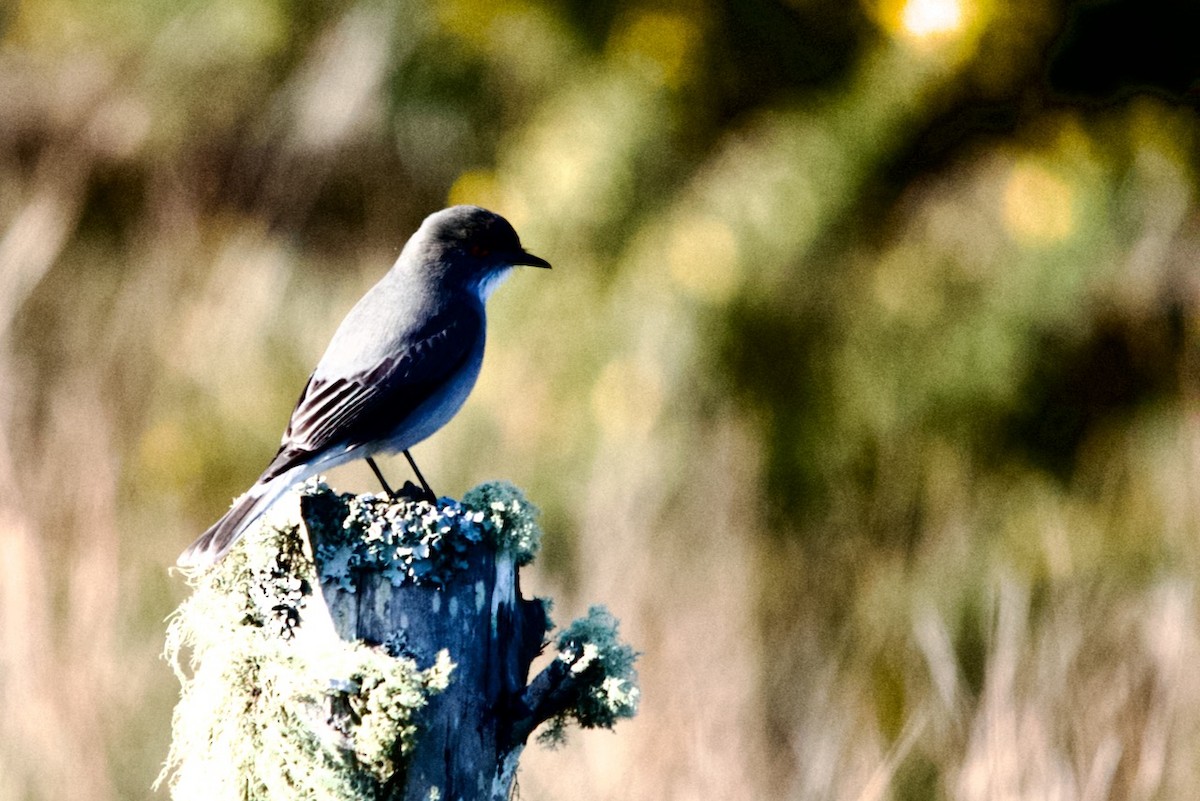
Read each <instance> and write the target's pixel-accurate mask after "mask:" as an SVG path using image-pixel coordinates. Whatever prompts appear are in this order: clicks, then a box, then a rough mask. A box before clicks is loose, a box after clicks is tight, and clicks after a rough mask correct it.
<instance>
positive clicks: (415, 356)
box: [259, 313, 483, 481]
mask: <svg viewBox="0 0 1200 801" xmlns="http://www.w3.org/2000/svg"><path fill="white" fill-rule="evenodd" d="M482 325H483V320H482V319H481V318H480V317H479V315H477V314H469V313H459V314H455V315H453V316H450V315H445V316H442V317H440V318H435V319H433V320H432V321H430V323H429V324H428V325H426V326H425V327H424V328H423V329H422V330H421V331H420V332H419V333H418V334H417V335H416V336H414V337H412V338H411V340H410V342H409V343H408V344H407V346H406V347H404V348H403V349H400V350H397V352H395V353H393V354H390V355H388V356H386V357H383V358H381V359H380V360H379V361H378V362H377V363H375V364H374V365H372V366H370V367H369V368H366V369H364V370H362V371H360V372H358V373H355V374H352V375H345V376H330V375H321V374H320V371H317V372H314V373H313V374H312V376H310V377H309V379H308V383H307V384H306V385H305V387H304V391H303V392H302V393H301V394H300V400H299V401H297V403H296V408H295V410H294V411H293V412H292V417H291V420H290V421H289V422H288V426H287V430H286V431H284V432H283V441H282V443H281V444H280V446H279V452H278V453H277V454H276V455H275V458H274V459H272V460H271V464H270V465H269V466H268V467H267V469H266V471H264V472H263V474H262V476H261V477H260V479H259V481H267V480H270V479H272V478H274V477H275V476H278V475H280V474H281V473H283V472H285V471H287V470H289V469H291V468H292V467H294V466H296V465H297V464H301V463H303V462H305V461H307V460H309V459H310V458H312V457H313V456H315V455H317V454H319V453H321V452H322V451H324V450H326V449H327V448H330V447H333V446H344V447H354V446H355V445H358V444H361V443H364V442H370V441H372V440H374V439H377V438H381V437H384V436H387V435H388V434H389V433H390V432H391V431H393V430H394V429H395V427H396V426H397V425H398V424H399V423H400V422H401V421H403V420H404V418H405V417H407V416H408V415H409V414H411V413H412V412H413V410H414V409H416V408H417V407H418V406H420V405H421V403H422V402H424V401H425V400H427V399H428V398H429V397H430V396H432V395H433V394H434V393H436V392H437V390H438V389H440V388H441V387H442V386H444V384H445V383H446V381H448V380H449V379H450V378H451V377H452V376H453V375H454V374H455V373H457V372H458V371H459V370H460V369H462V367H463V366H464V365H465V364H466V363H467V361H468V360H469V359H470V358H471V357H472V355H473V353H474V351H475V348H476V347H477V345H478V337H479V334H480V331H481V328H482Z"/></svg>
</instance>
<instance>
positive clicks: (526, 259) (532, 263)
mask: <svg viewBox="0 0 1200 801" xmlns="http://www.w3.org/2000/svg"><path fill="white" fill-rule="evenodd" d="M512 263H513V264H524V265H526V266H528V267H542V268H543V269H546V270H549V269H550V262H548V261H546V260H545V259H541V258H538V257H537V256H535V255H533V254H532V253H526V252H525V251H523V250H522V251H520V252H518V253H517V255H516V257H515V258H513V260H512Z"/></svg>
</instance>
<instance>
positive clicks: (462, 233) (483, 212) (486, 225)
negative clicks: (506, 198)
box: [413, 206, 550, 300]
mask: <svg viewBox="0 0 1200 801" xmlns="http://www.w3.org/2000/svg"><path fill="white" fill-rule="evenodd" d="M413 239H414V241H418V243H419V246H420V247H421V248H422V249H423V250H424V251H425V253H424V256H425V259H424V260H425V262H426V264H427V265H430V266H434V265H436V269H438V270H440V271H442V277H443V280H448V281H452V282H454V283H461V284H462V285H465V286H467V287H470V288H472V289H475V290H476V291H477V292H478V293H479V296H480V298H481V299H482V300H487V298H488V296H489V295H490V294H491V293H492V291H493V290H494V289H495V288H496V286H498V285H499V283H500V281H501V280H502V279H503V278H504V277H505V276H506V275H507V274H508V272H509V270H511V269H512V268H513V267H515V266H517V265H527V266H530V267H545V268H549V267H550V263H549V262H548V261H546V260H545V259H541V258H538V257H537V256H534V255H533V254H532V253H528V252H526V250H525V249H524V248H523V247H522V246H521V240H520V239H519V238H518V237H517V232H516V231H515V230H513V227H512V225H510V224H509V222H508V220H506V219H504V218H503V217H501V216H500V215H499V214H496V213H495V212H492V211H488V210H487V209H482V208H480V207H478V206H451V207H450V208H448V209H443V210H442V211H439V212H436V213H434V214H431V215H429V216H428V217H426V218H425V222H423V223H422V224H421V228H420V230H419V231H417V234H416V236H414V237H413Z"/></svg>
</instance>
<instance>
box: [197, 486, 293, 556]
mask: <svg viewBox="0 0 1200 801" xmlns="http://www.w3.org/2000/svg"><path fill="white" fill-rule="evenodd" d="M291 478H292V477H291V476H290V475H289V474H288V473H284V474H283V475H280V476H276V477H275V478H273V479H270V480H268V481H262V480H259V481H258V482H257V483H256V484H255V485H254V486H253V487H251V488H250V489H248V490H246V492H245V493H244V494H243V495H242V496H241V497H240V498H238V499H237V500H236V501H234V502H233V505H232V506H231V507H229V511H228V512H226V513H225V515H224V517H222V518H221V519H220V520H218V521H217V522H216V523H213V525H212V527H211V528H209V529H208V531H205V532H204V533H203V534H201V535H200V537H199V538H198V539H197V540H196V541H195V542H193V543H192V544H191V545H190V546H188V549H187V550H186V551H184V552H183V553H181V554H180V555H179V559H177V560H176V564H178V565H179V566H180V567H182V568H186V569H189V570H194V569H198V568H204V567H208V566H209V565H212V564H215V563H216V562H217V560H219V559H220V558H221V557H222V556H224V555H225V554H226V553H227V552H228V551H229V549H230V548H232V547H233V544H234V543H235V542H237V541H238V538H239V537H241V536H242V534H244V533H245V531H246V529H248V528H250V526H251V524H253V523H254V521H256V520H258V518H260V517H262V516H263V514H264V513H265V512H266V511H267V509H269V508H270V507H271V504H273V503H275V501H276V500H278V499H279V496H281V495H283V493H284V492H286V491H287V490H288V488H289V487H290V486H291V485H292V484H293V483H294V481H292V480H291Z"/></svg>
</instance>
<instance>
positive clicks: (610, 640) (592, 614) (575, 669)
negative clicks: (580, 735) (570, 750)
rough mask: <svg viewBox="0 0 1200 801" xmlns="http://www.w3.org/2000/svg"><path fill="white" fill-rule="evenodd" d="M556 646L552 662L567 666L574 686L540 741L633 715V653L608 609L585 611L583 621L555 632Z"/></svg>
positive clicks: (608, 725) (551, 741) (635, 686)
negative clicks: (570, 725) (569, 727)
mask: <svg viewBox="0 0 1200 801" xmlns="http://www.w3.org/2000/svg"><path fill="white" fill-rule="evenodd" d="M556 645H557V647H558V656H557V658H558V659H560V660H562V661H563V662H565V663H566V664H567V665H568V666H569V668H570V672H571V674H572V676H573V677H574V679H575V681H576V685H575V688H574V691H573V696H574V697H573V698H572V700H571V703H570V705H569V706H568V707H567V708H566V709H565V710H563V711H562V712H560V713H559V714H558V715H555V716H554V717H553V718H551V719H550V720H549V721H547V723H546V727H545V729H543V730H542V733H541V734H540V735H539V736H538V740H539V741H540V742H542V743H543V744H547V745H557V744H559V743H561V742H563V740H564V739H565V731H566V726H567V724H568V723H571V722H574V723H576V724H578V725H579V726H581V727H582V728H585V729H595V728H604V729H611V728H612V727H613V726H615V725H616V723H617V721H618V720H621V719H623V718H632V717H633V716H634V715H636V714H637V709H638V702H639V701H640V698H641V691H640V690H639V689H638V683H637V671H636V670H635V669H634V666H633V665H634V662H636V661H637V656H638V655H637V652H635V651H634V650H633V649H632V648H630V647H629V646H628V645H626V644H624V643H622V642H621V640H620V637H619V636H618V623H617V619H616V618H615V617H613V616H612V614H610V613H609V611H608V610H607V609H605V608H604V607H603V606H593V607H591V608H590V609H588V613H587V617H583V618H579V619H578V620H576V621H575V622H573V623H572V624H571V625H570V626H568V627H567V628H566V629H564V630H563V631H562V632H560V633H559V635H558V638H557V641H556Z"/></svg>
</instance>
